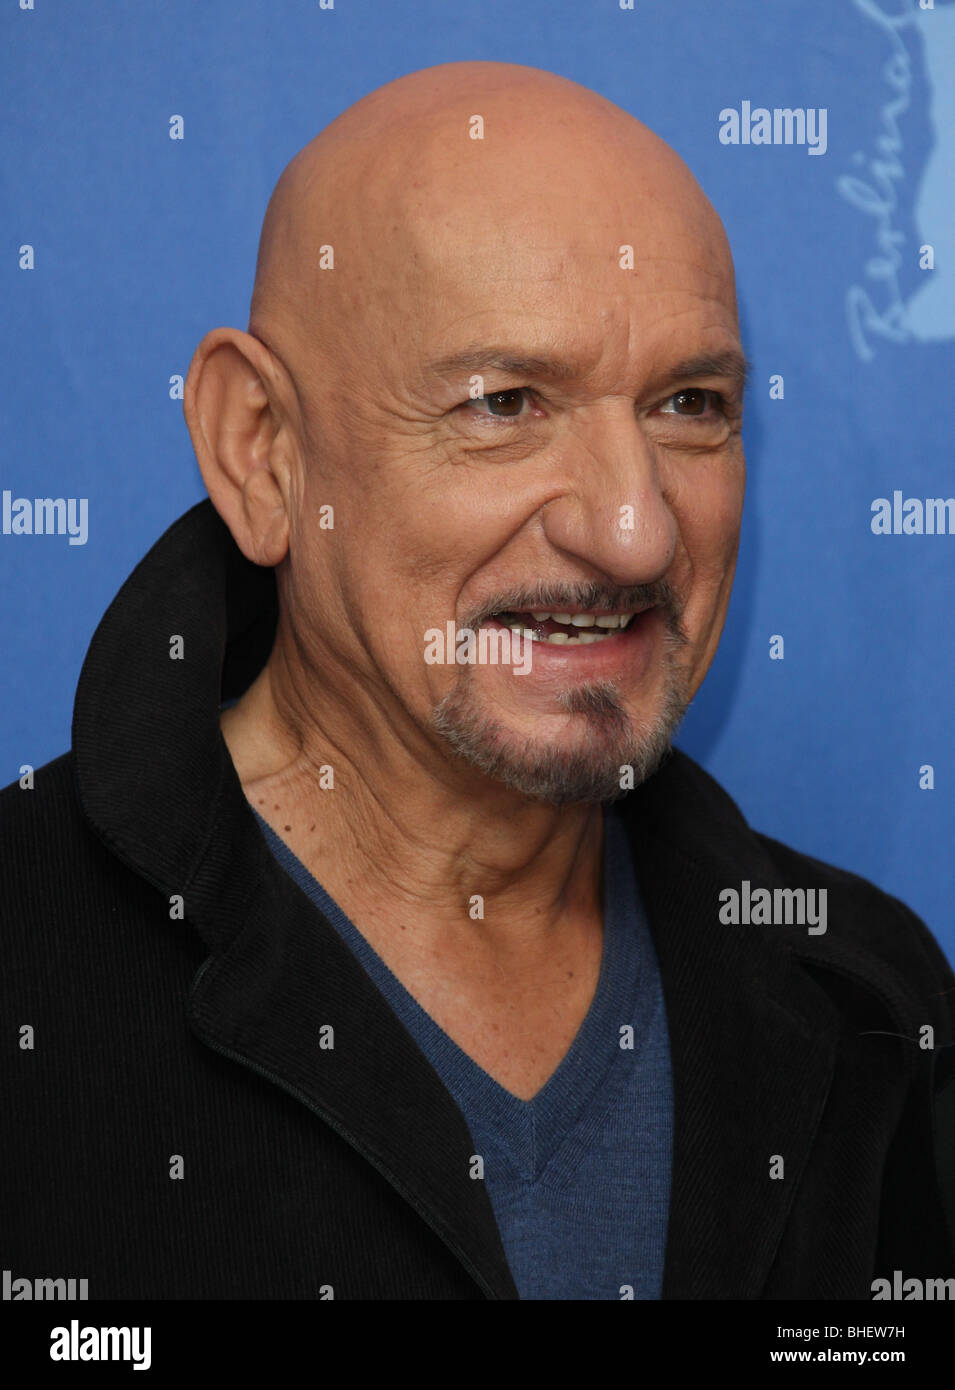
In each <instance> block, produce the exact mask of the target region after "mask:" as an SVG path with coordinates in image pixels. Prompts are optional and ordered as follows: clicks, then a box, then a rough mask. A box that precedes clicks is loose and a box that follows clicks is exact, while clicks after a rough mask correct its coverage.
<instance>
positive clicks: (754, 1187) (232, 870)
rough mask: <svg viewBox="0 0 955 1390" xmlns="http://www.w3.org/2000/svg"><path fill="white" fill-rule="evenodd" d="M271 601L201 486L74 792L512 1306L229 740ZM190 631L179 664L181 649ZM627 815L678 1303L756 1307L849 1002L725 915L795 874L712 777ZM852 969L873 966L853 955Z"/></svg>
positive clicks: (305, 1098)
mask: <svg viewBox="0 0 955 1390" xmlns="http://www.w3.org/2000/svg"><path fill="white" fill-rule="evenodd" d="M276 611H277V610H276V589H275V582H274V575H273V573H272V571H271V570H265V569H261V568H259V567H257V566H255V565H253V564H251V563H250V562H248V561H247V560H245V559H244V557H243V556H242V555H241V553H240V552H239V550H238V548H237V547H236V545H235V543H234V542H233V540H232V538H231V536H230V534H229V532H228V530H227V528H226V527H225V525H224V524H223V523H222V521H221V520H220V519H219V517H218V516H217V515H216V513H215V511H214V510H213V508H212V504H211V503H210V502H209V501H204V502H201V503H199V504H198V505H197V506H196V507H193V508H192V510H191V511H189V512H187V513H186V514H185V515H184V516H183V517H181V518H180V520H179V521H177V522H176V523H175V524H174V525H173V526H172V527H171V528H170V529H169V530H168V531H167V532H166V534H165V535H164V536H163V537H161V539H160V540H159V541H158V542H157V543H156V545H155V546H154V547H153V549H152V550H151V551H150V552H149V554H148V555H147V556H146V557H145V559H144V560H143V561H142V562H141V563H140V564H139V566H138V567H137V568H136V570H135V571H134V572H133V574H132V575H131V576H130V578H129V579H128V580H127V582H126V584H125V585H124V586H123V588H122V589H121V590H120V592H119V594H118V595H117V597H116V599H115V600H114V601H113V603H112V605H111V606H110V608H109V610H108V611H107V613H106V615H105V616H104V618H103V620H102V622H101V623H100V626H99V627H98V629H97V631H96V633H95V635H94V638H93V641H92V643H91V646H90V650H89V653H88V655H87V658H86V662H85V664H84V667H83V671H82V674H81V677H80V682H79V686H78V689H77V696H76V703H75V709H74V720H73V753H74V760H75V774H76V781H77V789H78V795H79V798H80V802H81V806H82V808H83V811H84V813H85V815H86V817H87V818H88V820H89V822H90V823H91V825H92V826H93V828H94V829H95V831H96V833H97V834H98V835H99V836H100V838H101V839H102V840H103V841H104V843H105V844H106V845H107V846H108V847H109V849H110V850H111V851H112V852H113V853H114V854H115V855H116V856H117V858H119V859H120V860H121V861H122V862H123V863H124V864H126V865H127V866H128V867H130V868H131V869H133V870H134V871H135V872H136V873H137V874H139V875H140V876H141V877H142V878H143V879H145V880H146V881H147V882H148V883H150V884H151V885H153V886H154V887H155V888H156V889H158V890H159V892H161V893H162V894H164V895H172V894H182V896H183V897H184V900H185V913H186V917H187V919H188V920H189V921H190V922H192V923H193V924H194V925H195V927H196V929H197V930H198V931H199V933H200V934H201V936H202V938H203V940H204V942H205V944H206V946H207V949H208V951H209V953H210V954H209V958H208V960H207V961H206V963H205V965H204V966H203V968H202V970H201V971H200V973H199V975H198V976H197V979H196V981H195V983H194V987H193V992H192V997H191V1001H190V1017H191V1022H192V1026H193V1028H194V1029H195V1031H196V1032H197V1033H198V1035H199V1036H200V1037H201V1038H202V1039H203V1041H204V1042H205V1043H206V1044H207V1045H209V1046H210V1047H212V1048H214V1049H215V1050H216V1051H218V1052H220V1053H223V1054H224V1055H226V1056H229V1057H231V1058H232V1059H233V1060H235V1061H236V1062H238V1063H240V1064H242V1065H245V1066H248V1067H249V1068H251V1069H252V1070H253V1071H255V1072H257V1073H258V1074H259V1075H262V1076H264V1077H266V1078H267V1079H268V1080H269V1081H271V1082H272V1083H274V1084H275V1085H277V1086H279V1087H281V1088H282V1089H283V1090H285V1091H286V1092H288V1093H289V1094H291V1095H293V1096H295V1097H296V1098H297V1099H298V1100H299V1101H300V1102H301V1103H302V1104H303V1105H305V1106H307V1107H308V1108H309V1109H311V1110H312V1111H314V1112H315V1113H316V1114H317V1115H319V1116H320V1117H321V1118H322V1119H323V1120H325V1121H326V1122H327V1123H328V1124H330V1125H331V1126H332V1127H333V1128H334V1129H335V1130H336V1131H337V1132H338V1133H339V1134H341V1135H342V1137H343V1138H344V1139H345V1140H347V1142H348V1143H350V1144H351V1145H352V1146H353V1147H354V1148H355V1149H356V1150H357V1151H358V1152H359V1153H361V1154H362V1155H363V1156H364V1157H365V1158H366V1159H367V1160H368V1161H369V1162H370V1163H372V1164H373V1165H374V1166H375V1167H376V1168H377V1170H378V1171H379V1172H380V1173H381V1174H382V1175H383V1176H384V1177H385V1178H386V1179H387V1180H388V1181H389V1182H390V1183H391V1184H392V1186H393V1187H394V1188H395V1189H396V1190H397V1191H398V1192H400V1193H401V1194H402V1196H403V1197H404V1198H405V1199H406V1200H407V1201H408V1202H409V1203H410V1204H411V1205H412V1207H414V1209H415V1210H416V1211H418V1213H419V1214H420V1215H421V1216H422V1218H423V1219H424V1220H425V1221H426V1222H427V1223H428V1224H429V1225H430V1226H431V1227H432V1229H433V1230H434V1231H435V1232H436V1233H437V1234H438V1235H439V1236H440V1238H441V1239H442V1240H443V1241H444V1242H445V1244H446V1245H447V1246H448V1247H449V1248H450V1249H451V1250H452V1251H453V1252H454V1253H455V1255H456V1256H457V1258H458V1259H459V1260H460V1261H461V1263H462V1264H463V1265H464V1266H465V1268H467V1269H468V1270H469V1272H470V1273H471V1275H472V1277H473V1278H474V1279H475V1281H476V1282H477V1284H478V1285H479V1287H480V1288H481V1289H482V1291H483V1292H484V1293H485V1294H486V1296H488V1297H491V1298H515V1297H516V1296H517V1294H516V1289H515V1287H514V1284H513V1280H512V1278H511V1275H510V1272H509V1270H508V1267H507V1262H506V1258H505V1255H504V1251H503V1247H502V1246H501V1242H500V1237H499V1234H498V1231H497V1227H496V1224H495V1222H494V1217H493V1213H492V1210H491V1207H490V1203H489V1201H488V1198H487V1196H486V1193H485V1190H484V1185H483V1184H482V1183H480V1182H475V1181H472V1180H471V1179H470V1176H469V1171H468V1160H469V1158H470V1153H471V1148H472V1144H471V1139H470V1135H469V1133H468V1130H467V1127H466V1125H465V1124H464V1120H463V1117H462V1116H461V1114H460V1111H459V1110H458V1109H457V1107H456V1105H455V1104H454V1102H453V1101H452V1100H451V1098H450V1096H449V1095H448V1093H447V1091H446V1090H445V1088H444V1086H443V1085H442V1084H441V1082H440V1080H439V1078H438V1077H437V1075H436V1073H435V1072H434V1071H433V1069H432V1068H431V1067H430V1066H429V1065H428V1063H427V1061H426V1060H425V1058H424V1057H423V1056H422V1055H421V1053H420V1052H419V1051H418V1049H417V1047H416V1045H415V1044H414V1043H413V1041H412V1040H411V1039H410V1037H409V1036H408V1035H407V1033H406V1032H405V1030H404V1028H403V1027H402V1025H401V1024H400V1023H399V1022H398V1020H397V1019H396V1018H395V1016H394V1015H393V1013H392V1011H391V1009H390V1008H389V1006H388V1005H387V1004H386V1003H385V1001H384V1000H383V998H382V997H381V996H380V995H379V993H378V991H377V990H376V989H375V987H374V986H373V985H372V984H371V982H370V981H369V980H368V979H367V977H366V976H365V974H364V972H363V970H362V969H361V967H360V966H359V965H358V963H357V961H356V960H355V959H354V957H353V956H352V954H351V952H350V951H349V950H348V948H347V947H346V946H345V945H344V944H343V942H342V941H341V939H340V938H339V936H338V934H337V933H336V932H335V930H334V929H333V928H332V927H331V925H330V924H329V923H328V922H327V921H326V920H325V919H324V917H322V915H321V914H320V913H319V912H318V910H317V909H316V908H315V907H314V906H313V905H312V904H311V903H310V902H309V901H308V899H307V898H306V897H305V895H304V894H302V893H301V892H300V890H299V889H298V888H297V887H296V886H295V885H294V884H293V883H292V882H291V880H289V879H288V878H287V876H286V875H285V874H284V873H283V872H282V870H281V869H280V868H279V866H278V865H277V864H276V863H275V861H274V859H273V857H272V855H271V852H270V851H269V849H268V846H267V844H266V842H265V839H264V837H263V836H262V834H261V832H260V830H259V828H258V826H257V824H256V822H255V818H254V816H253V813H252V811H251V808H250V807H249V805H248V803H247V801H246V799H245V796H244V795H243V792H242V788H241V786H240V784H239V781H238V778H237V776H236V773H235V769H234V767H233V765H232V761H231V759H230V757H229V754H228V749H227V747H226V745H225V742H224V740H223V738H222V735H221V732H220V729H219V709H220V703H221V702H222V701H225V700H227V699H229V698H232V697H233V696H237V695H239V694H241V692H242V691H243V690H244V689H245V688H246V687H247V686H248V684H249V683H250V682H251V680H252V678H253V677H254V675H255V674H256V673H257V672H258V670H259V669H261V667H262V665H263V664H264V662H265V660H266V658H267V656H268V652H269V649H270V647H271V643H272V639H273V636H274V631H275V621H276ZM175 637H179V638H181V639H182V659H173V658H172V657H171V656H170V651H171V642H172V639H173V638H175ZM621 806H622V809H623V811H624V815H625V818H626V822H627V825H628V827H629V833H630V837H631V843H632V846H633V850H634V855H635V861H636V865H637V870H638V875H639V879H640V884H641V890H642V892H643V895H644V900H645V903H646V907H647V912H648V916H649V920H650V924H651V929H652V931H653V935H654V940H655V943H656V948H657V954H658V957H659V960H660V967H661V972H662V979H663V988H664V996H665V1000H666V1007H667V1015H668V1022H669V1029H670V1047H671V1057H672V1065H673V1082H674V1097H675V1135H674V1166H673V1179H672V1195H671V1216H670V1227H669V1233H668V1239H667V1250H666V1266H665V1274H664V1297H667V1298H701V1297H721V1298H753V1297H758V1296H759V1291H760V1289H761V1288H762V1287H763V1285H764V1283H765V1281H766V1278H767V1275H768V1271H769V1268H770V1266H771V1264H772V1260H773V1257H774V1254H775V1251H776V1249H777V1247H778V1244H779V1241H780V1239H781V1236H782V1232H783V1229H784V1226H785V1222H786V1218H787V1215H788V1211H789V1206H790V1203H791V1200H792V1194H793V1193H794V1192H795V1190H796V1188H797V1186H798V1180H799V1174H800V1173H801V1171H802V1169H803V1167H804V1166H805V1164H806V1162H807V1160H808V1157H809V1154H810V1150H811V1146H812V1143H813V1137H814V1134H815V1131H816V1128H817V1125H818V1123H819V1119H820V1117H821V1114H822V1110H823V1107H824V1105H825V1101H826V1097H827V1094H828V1090H829V1086H830V1082H831V1079H832V1075H833V1068H834V1059H835V1050H836V1038H837V1034H838V1016H837V1013H836V1010H835V1009H834V1008H833V1007H832V1005H831V1004H830V1003H829V1000H828V998H827V996H826V994H825V992H824V991H823V990H821V989H820V988H818V987H817V985H816V984H815V983H814V982H813V979H812V978H811V976H810V975H809V973H807V972H806V971H804V970H803V969H802V968H801V965H800V963H799V960H798V954H799V947H798V945H797V944H796V943H795V941H794V937H793V936H792V934H791V932H790V930H789V929H785V928H780V929H774V931H773V934H772V935H769V934H767V933H765V932H754V931H747V930H746V929H744V928H739V929H727V928H726V927H722V926H719V925H718V924H717V913H716V905H717V903H718V894H719V892H720V890H721V889H723V888H725V887H728V886H733V885H734V884H738V883H739V881H740V879H741V878H742V877H747V878H749V879H750V880H751V881H753V882H754V883H757V882H759V883H762V884H764V885H765V886H768V887H773V886H785V885H784V884H783V883H782V882H781V880H780V878H779V875H778V873H777V871H776V870H775V869H774V867H773V864H772V863H771V861H770V860H769V858H768V857H767V854H766V851H765V848H764V846H763V843H762V842H761V841H760V840H759V839H758V837H756V836H755V835H754V834H753V833H752V831H750V830H749V828H748V826H747V825H746V823H745V821H744V820H743V818H742V816H741V815H740V813H739V811H738V810H737V808H736V807H735V805H734V804H733V802H732V801H731V800H730V798H729V797H728V796H727V795H726V794H725V793H724V792H723V791H722V790H721V789H720V788H719V787H718V786H717V785H716V783H714V782H713V781H712V780H711V779H710V778H708V777H707V775H706V774H705V773H703V771H702V770H701V769H700V768H698V767H697V766H696V765H695V764H694V763H692V762H691V761H690V760H689V759H688V758H686V757H685V756H684V755H682V754H680V753H675V754H674V755H673V756H672V757H671V758H670V759H669V760H668V761H667V762H666V763H665V765H664V766H663V767H662V768H661V769H660V770H659V771H658V772H657V773H656V774H655V776H654V777H652V778H651V779H650V780H649V781H648V782H647V783H645V784H644V785H643V786H642V787H640V788H638V789H637V790H636V791H634V792H633V793H631V794H630V795H629V796H627V797H626V798H625V799H624V801H623V802H622V803H621ZM790 886H794V885H790ZM777 932H778V933H779V934H778V935H777V934H776V933H777ZM813 950H814V952H815V960H816V963H817V964H818V963H819V962H820V961H825V959H827V952H828V951H829V950H830V947H829V945H828V944H827V943H826V939H825V938H815V939H814V941H813ZM838 968H841V969H846V968H848V969H849V970H850V972H852V971H855V972H856V973H857V974H859V973H860V972H861V974H862V975H864V974H865V969H864V966H862V965H860V964H859V962H858V961H854V962H849V964H848V966H847V965H846V962H844V961H843V962H842V964H841V966H839V967H838ZM866 987H867V988H872V989H877V988H878V987H879V981H878V980H877V979H874V980H873V981H871V982H868V983H867V985H866ZM323 1025H331V1026H332V1028H333V1029H334V1034H333V1037H334V1050H326V1049H323V1048H321V1047H319V1046H317V1045H316V1037H317V1034H318V1030H319V1029H320V1028H321V1027H322V1026H323ZM332 1058H333V1059H334V1064H331V1063H330V1059H332ZM773 1154H782V1155H783V1156H784V1158H785V1164H786V1179H787V1180H786V1181H785V1182H780V1183H772V1182H770V1181H769V1178H768V1173H769V1163H770V1159H771V1156H772V1155H773ZM768 1192H769V1193H770V1194H771V1195H770V1196H769V1197H768V1195H767V1194H768Z"/></svg>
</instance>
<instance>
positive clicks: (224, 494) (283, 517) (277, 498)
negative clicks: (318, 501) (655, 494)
mask: <svg viewBox="0 0 955 1390" xmlns="http://www.w3.org/2000/svg"><path fill="white" fill-rule="evenodd" d="M283 374H284V369H283V368H282V366H281V364H280V363H279V362H278V361H277V359H276V358H275V357H274V356H273V354H272V353H271V352H269V350H268V348H267V347H266V346H265V344H264V343H262V342H260V341H259V339H258V338H253V337H252V335H251V334H249V333H243V332H242V331H241V330H240V329H237V328H214V329H213V330H212V332H210V333H207V334H206V336H205V337H204V338H203V340H202V342H201V343H200V344H199V346H198V347H197V348H196V351H195V355H194V356H193V359H192V363H191V365H190V367H189V375H188V376H187V377H186V386H185V391H184V394H183V413H184V414H185V417H186V424H187V426H188V428H189V434H190V436H191V437H192V447H193V448H194V449H195V451H196V458H197V460H198V462H199V471H200V472H201V473H202V477H203V481H204V482H205V485H206V489H207V491H208V493H209V496H210V498H211V499H212V505H213V506H214V507H215V509H216V511H217V512H218V513H219V515H220V516H221V517H222V520H223V521H224V522H225V524H226V525H227V526H228V528H229V530H230V531H231V532H232V535H233V537H234V538H235V542H236V544H237V545H238V547H239V549H240V550H241V551H242V553H243V555H245V556H246V557H247V558H248V559H249V560H253V561H254V562H255V563H256V564H257V565H277V564H278V563H279V562H280V561H281V560H282V559H284V557H285V554H286V552H287V550H288V539H289V514H288V503H289V498H290V478H289V464H290V459H289V457H288V451H287V448H284V447H277V446H276V436H277V434H278V432H279V429H280V427H281V424H282V421H281V418H280V416H279V415H278V414H277V412H276V410H275V408H274V406H275V404H276V403H277V401H278V383H279V378H280V376H281V375H283ZM284 437H285V443H286V444H287V443H288V440H287V436H284Z"/></svg>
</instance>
